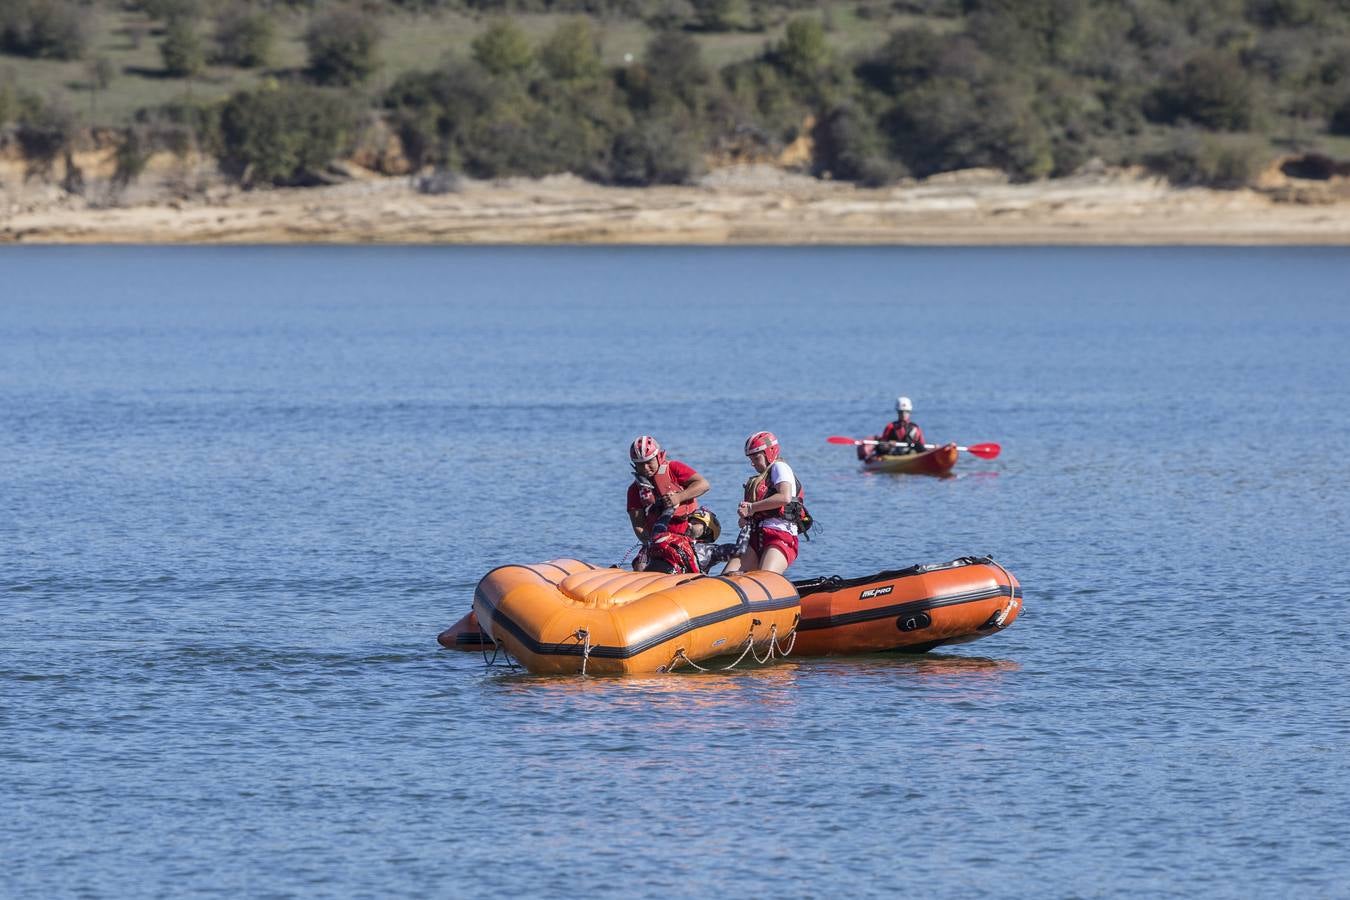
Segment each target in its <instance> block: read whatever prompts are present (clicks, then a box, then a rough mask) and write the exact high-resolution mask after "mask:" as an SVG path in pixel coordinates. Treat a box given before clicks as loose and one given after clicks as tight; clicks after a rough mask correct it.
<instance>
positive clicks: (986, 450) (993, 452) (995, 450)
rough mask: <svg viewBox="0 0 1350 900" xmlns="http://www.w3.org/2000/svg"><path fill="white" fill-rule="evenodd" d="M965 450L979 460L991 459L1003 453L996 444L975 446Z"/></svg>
mask: <svg viewBox="0 0 1350 900" xmlns="http://www.w3.org/2000/svg"><path fill="white" fill-rule="evenodd" d="M966 449H967V450H968V451H970V452H971V453H973V454H975V455H976V456H978V457H979V458H980V459H993V458H994V457H995V456H998V455H999V454H1000V453H1002V452H1003V448H1002V447H1000V446H999V445H998V444H975V445H973V446H970V447H967V448H966Z"/></svg>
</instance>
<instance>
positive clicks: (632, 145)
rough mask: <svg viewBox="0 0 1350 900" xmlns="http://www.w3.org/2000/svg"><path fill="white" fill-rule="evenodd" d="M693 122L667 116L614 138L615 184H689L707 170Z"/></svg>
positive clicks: (612, 178) (639, 124)
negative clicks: (704, 167) (704, 166)
mask: <svg viewBox="0 0 1350 900" xmlns="http://www.w3.org/2000/svg"><path fill="white" fill-rule="evenodd" d="M692 125H693V123H691V122H689V121H688V120H687V119H685V118H683V117H680V116H677V115H671V116H663V117H660V118H653V119H647V120H645V121H641V122H638V123H636V124H634V125H633V126H632V127H631V128H627V129H625V130H623V131H621V132H619V133H618V134H616V135H615V136H614V142H613V146H612V149H611V153H610V178H611V180H612V181H613V182H614V183H615V184H625V185H634V186H639V187H641V186H647V185H653V184H685V183H687V182H688V181H689V180H690V179H692V178H693V177H694V176H695V175H697V174H699V173H701V172H702V171H703V146H702V142H701V139H700V137H699V135H698V133H697V131H696V129H695V128H694V127H692Z"/></svg>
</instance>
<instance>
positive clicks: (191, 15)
mask: <svg viewBox="0 0 1350 900" xmlns="http://www.w3.org/2000/svg"><path fill="white" fill-rule="evenodd" d="M203 2H204V0H138V2H137V3H136V4H135V5H137V6H139V7H140V9H141V11H142V12H144V13H145V14H146V15H147V16H149V17H150V18H152V19H158V20H159V21H161V22H172V21H173V20H174V19H188V20H195V19H199V18H201V14H202V3H203Z"/></svg>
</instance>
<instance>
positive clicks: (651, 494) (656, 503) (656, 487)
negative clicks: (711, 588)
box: [637, 462, 698, 568]
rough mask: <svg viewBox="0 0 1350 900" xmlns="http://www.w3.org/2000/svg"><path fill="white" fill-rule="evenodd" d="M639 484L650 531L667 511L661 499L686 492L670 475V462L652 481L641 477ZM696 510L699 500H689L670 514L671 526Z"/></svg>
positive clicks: (658, 471) (639, 500) (664, 464)
mask: <svg viewBox="0 0 1350 900" xmlns="http://www.w3.org/2000/svg"><path fill="white" fill-rule="evenodd" d="M637 484H638V502H639V503H641V504H642V510H643V513H644V515H645V516H646V521H647V530H648V531H650V530H651V529H652V528H653V527H655V525H656V523H657V521H659V520H660V518H661V515H662V514H663V513H664V512H665V511H666V508H665V505H664V504H662V502H661V498H662V497H664V496H665V495H666V494H674V493H678V492H679V491H682V490H684V486H683V485H681V484H677V483H676V481H675V478H674V476H672V475H671V474H670V463H668V462H664V463H662V464H661V465H660V467H659V468H657V470H656V473H655V474H654V475H652V476H651V479H650V480H648V479H646V478H642V477H640V476H639V477H638V479H637ZM696 509H698V501H697V500H687V501H685V502H684V503H681V504H680V505H679V506H677V507H675V509H674V510H673V511H672V512H671V514H670V522H671V524H679V523H682V522H684V521H685V520H687V519H688V518H689V514H690V513H692V512H693V511H694V510H696ZM695 568H697V567H695Z"/></svg>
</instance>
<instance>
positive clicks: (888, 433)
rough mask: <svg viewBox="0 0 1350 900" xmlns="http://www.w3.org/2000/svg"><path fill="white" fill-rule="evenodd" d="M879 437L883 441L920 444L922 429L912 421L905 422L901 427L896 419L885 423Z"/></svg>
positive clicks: (921, 441)
mask: <svg viewBox="0 0 1350 900" xmlns="http://www.w3.org/2000/svg"><path fill="white" fill-rule="evenodd" d="M881 439H882V440H883V441H896V442H900V443H906V444H922V443H923V429H921V428H919V426H918V425H915V424H914V423H913V422H912V421H910V422H906V423H905V425H904V427H903V428H901V427H900V422H899V420H898V419H897V420H896V421H894V422H887V423H886V428H885V430H884V431H882V432H881Z"/></svg>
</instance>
